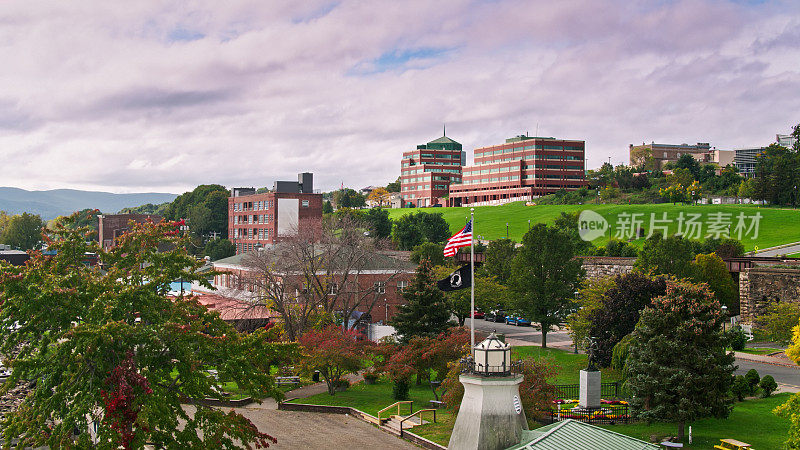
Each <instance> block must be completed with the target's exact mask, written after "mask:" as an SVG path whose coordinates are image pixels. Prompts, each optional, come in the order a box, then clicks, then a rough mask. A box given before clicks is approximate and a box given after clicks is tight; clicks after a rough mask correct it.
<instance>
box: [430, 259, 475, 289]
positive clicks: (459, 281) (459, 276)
mask: <svg viewBox="0 0 800 450" xmlns="http://www.w3.org/2000/svg"><path fill="white" fill-rule="evenodd" d="M470 286H472V276H471V274H470V271H469V264H467V265H464V266H461V267H460V268H458V269H457V270H456V271H455V272H453V273H451V274H450V276H448V277H447V278H445V279H444V280H439V281H438V282H436V287H438V288H439V290H441V291H445V292H448V291H456V290H459V289H463V288H468V287H470Z"/></svg>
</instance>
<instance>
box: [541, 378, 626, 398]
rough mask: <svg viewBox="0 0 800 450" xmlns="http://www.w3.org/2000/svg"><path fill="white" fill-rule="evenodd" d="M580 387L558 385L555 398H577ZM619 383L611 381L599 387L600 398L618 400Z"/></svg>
mask: <svg viewBox="0 0 800 450" xmlns="http://www.w3.org/2000/svg"><path fill="white" fill-rule="evenodd" d="M580 391H581V386H580V385H579V384H559V385H557V386H556V398H578V396H579V395H580ZM620 392H621V389H620V382H619V381H612V382H610V383H602V384H601V385H600V397H602V398H605V399H612V398H620Z"/></svg>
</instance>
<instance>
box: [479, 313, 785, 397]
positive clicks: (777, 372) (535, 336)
mask: <svg viewBox="0 0 800 450" xmlns="http://www.w3.org/2000/svg"><path fill="white" fill-rule="evenodd" d="M466 326H469V319H467V323H466ZM475 329H476V330H479V331H483V332H486V333H488V332H492V331H496V332H498V333H504V334H505V335H506V338H507V339H508V340H510V343H511V344H514V341H515V340H516V341H517V342H520V341H521V342H524V343H525V344H526V345H541V343H542V334H541V333H540V332H539V331H537V330H536V329H535V328H532V327H517V326H514V325H506V324H505V323H494V322H488V321H485V320H481V319H477V320H475ZM547 346H548V347H558V348H562V349H571V348H572V339H571V338H570V337H569V334H567V332H566V331H555V332H553V331H551V332H550V333H547ZM736 365H737V366H739V368H738V369H737V371H736V374H737V375H744V374H745V373H747V371H748V370H750V369H756V370H757V371H758V373H759V375H761V376H762V377H763V376H764V375H772V377H773V378H775V381H776V382H778V383H779V384H783V385H786V387H787V388H789V389H790V390H792V388H793V389H795V390H797V391H800V367H797V368H793V367H785V366H774V365H772V364H761V363H757V362H752V361H747V360H743V359H738V358H737V359H736Z"/></svg>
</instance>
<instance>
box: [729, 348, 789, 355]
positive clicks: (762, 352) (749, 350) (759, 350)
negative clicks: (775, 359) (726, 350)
mask: <svg viewBox="0 0 800 450" xmlns="http://www.w3.org/2000/svg"><path fill="white" fill-rule="evenodd" d="M738 351H740V352H742V353H749V354H751V355H769V354H770V353H775V352H779V351H781V349H779V348H764V347H761V348H750V347H747V348H745V349H744V350H738Z"/></svg>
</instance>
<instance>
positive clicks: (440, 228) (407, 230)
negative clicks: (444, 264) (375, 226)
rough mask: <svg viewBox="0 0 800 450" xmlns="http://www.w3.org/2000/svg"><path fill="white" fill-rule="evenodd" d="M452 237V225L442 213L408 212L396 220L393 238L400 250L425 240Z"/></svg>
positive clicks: (439, 239) (443, 239)
mask: <svg viewBox="0 0 800 450" xmlns="http://www.w3.org/2000/svg"><path fill="white" fill-rule="evenodd" d="M449 237H450V226H449V225H448V224H447V221H446V220H444V217H443V216H442V213H426V212H418V213H413V214H406V215H403V216H401V217H400V218H399V219H397V220H395V221H394V227H393V228H392V240H393V241H394V242H395V244H396V245H397V247H398V248H399V249H400V250H411V249H413V248H414V247H416V246H417V245H419V244H421V243H423V242H426V241H427V242H435V243H441V242H444V241H446V240H447V238H449Z"/></svg>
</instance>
